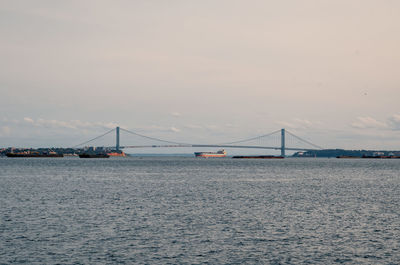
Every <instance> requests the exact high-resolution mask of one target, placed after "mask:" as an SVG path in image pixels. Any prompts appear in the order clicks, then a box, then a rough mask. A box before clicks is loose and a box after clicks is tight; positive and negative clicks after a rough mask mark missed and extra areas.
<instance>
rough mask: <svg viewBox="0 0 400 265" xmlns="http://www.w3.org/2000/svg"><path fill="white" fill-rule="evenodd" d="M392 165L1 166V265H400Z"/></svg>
mask: <svg viewBox="0 0 400 265" xmlns="http://www.w3.org/2000/svg"><path fill="white" fill-rule="evenodd" d="M399 217H400V160H374V159H371V160H369V159H315V158H314V159H301V158H298V159H294V158H288V159H284V160H247V159H229V158H223V159H199V158H197V159H196V158H191V157H159V158H157V157H145V158H140V157H132V158H110V159H79V158H0V264H10V263H15V264H21V263H27V264H204V263H209V264H306V263H308V264H331V263H345V264H363V263H365V264H399V263H400V218H399Z"/></svg>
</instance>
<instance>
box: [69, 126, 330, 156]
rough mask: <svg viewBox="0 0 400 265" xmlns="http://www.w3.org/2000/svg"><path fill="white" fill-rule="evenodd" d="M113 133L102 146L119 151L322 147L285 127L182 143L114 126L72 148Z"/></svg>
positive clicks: (292, 149) (318, 148)
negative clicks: (124, 139)
mask: <svg viewBox="0 0 400 265" xmlns="http://www.w3.org/2000/svg"><path fill="white" fill-rule="evenodd" d="M121 132H124V133H127V134H129V135H131V136H134V137H135V140H134V142H135V143H134V144H126V145H121V144H120V140H121ZM113 133H115V145H113V146H107V147H105V146H102V147H103V148H108V149H115V150H116V151H121V150H122V149H126V148H179V147H192V148H202V147H209V148H243V149H266V150H268V149H270V150H280V152H281V156H283V157H285V156H286V151H288V150H290V151H316V150H322V149H323V148H322V147H320V146H318V145H316V144H314V143H312V142H310V141H308V140H305V139H303V138H301V137H299V136H297V135H295V134H293V133H291V132H289V131H288V130H286V129H280V130H277V131H274V132H271V133H268V134H263V135H260V136H256V137H251V138H247V139H243V140H239V141H232V142H226V143H217V144H193V143H182V142H174V141H169V140H164V139H159V138H155V137H150V136H146V135H143V134H140V133H137V132H134V131H130V130H127V129H124V128H120V127H116V128H113V129H111V130H109V131H107V132H105V133H104V134H102V135H99V136H97V137H94V138H92V139H90V140H88V141H85V142H82V143H80V144H78V145H75V146H73V147H72V148H78V147H83V146H87V145H88V144H90V143H93V142H95V141H97V140H99V139H101V138H103V137H106V136H108V135H111V134H113Z"/></svg>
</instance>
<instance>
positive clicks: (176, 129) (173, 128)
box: [170, 127, 181, 132]
mask: <svg viewBox="0 0 400 265" xmlns="http://www.w3.org/2000/svg"><path fill="white" fill-rule="evenodd" d="M170 130H171V131H173V132H180V131H181V130H179V129H178V128H175V127H171V128H170Z"/></svg>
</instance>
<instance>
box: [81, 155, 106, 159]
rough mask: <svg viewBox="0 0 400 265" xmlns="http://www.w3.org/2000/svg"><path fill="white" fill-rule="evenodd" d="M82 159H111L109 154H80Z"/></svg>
mask: <svg viewBox="0 0 400 265" xmlns="http://www.w3.org/2000/svg"><path fill="white" fill-rule="evenodd" d="M79 157H80V158H109V157H110V156H109V155H108V154H80V155H79Z"/></svg>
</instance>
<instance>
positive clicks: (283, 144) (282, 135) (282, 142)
mask: <svg viewBox="0 0 400 265" xmlns="http://www.w3.org/2000/svg"><path fill="white" fill-rule="evenodd" d="M281 156H282V157H285V156H286V154H285V129H281Z"/></svg>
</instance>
